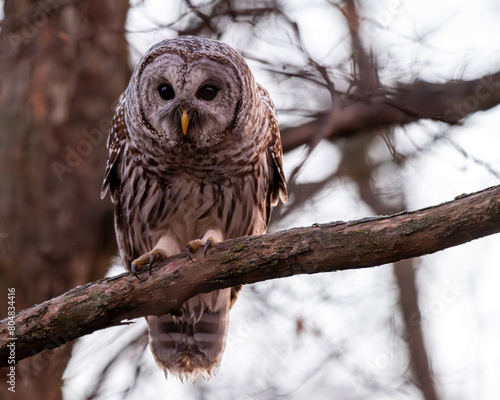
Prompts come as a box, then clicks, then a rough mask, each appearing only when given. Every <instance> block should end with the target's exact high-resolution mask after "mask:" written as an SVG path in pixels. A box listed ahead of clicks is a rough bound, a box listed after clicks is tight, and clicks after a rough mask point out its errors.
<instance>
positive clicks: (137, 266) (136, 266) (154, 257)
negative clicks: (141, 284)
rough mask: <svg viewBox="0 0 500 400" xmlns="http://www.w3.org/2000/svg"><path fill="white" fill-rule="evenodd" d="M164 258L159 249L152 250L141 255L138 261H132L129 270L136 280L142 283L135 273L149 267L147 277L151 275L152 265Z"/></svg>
mask: <svg viewBox="0 0 500 400" xmlns="http://www.w3.org/2000/svg"><path fill="white" fill-rule="evenodd" d="M165 258H166V256H165V254H164V252H163V251H162V250H161V249H154V250H153V251H151V252H150V253H146V254H143V255H142V256H140V257H139V258H138V259H136V260H134V261H133V262H132V265H131V267H130V270H131V271H132V274H134V276H136V277H137V279H139V280H140V281H143V280H144V279H140V278H139V276H138V275H137V273H138V272H141V270H142V269H143V267H144V266H146V265H149V275H151V274H152V270H153V266H154V264H155V263H156V262H158V261H162V260H164V259H165Z"/></svg>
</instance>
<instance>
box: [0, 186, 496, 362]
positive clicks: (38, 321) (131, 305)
mask: <svg viewBox="0 0 500 400" xmlns="http://www.w3.org/2000/svg"><path fill="white" fill-rule="evenodd" d="M499 231H500V186H494V187H492V188H489V189H485V190H483V191H481V192H478V193H474V194H470V195H462V196H459V197H457V198H456V199H455V200H453V201H450V202H448V203H444V204H441V205H437V206H433V207H429V208H425V209H422V210H418V211H412V212H403V213H399V214H395V215H391V216H381V217H374V218H365V219H362V220H357V221H352V222H332V223H328V224H322V225H313V226H311V227H307V228H294V229H290V230H288V231H282V232H278V233H275V234H269V235H262V236H252V237H245V238H239V239H233V240H228V241H225V242H223V243H220V244H218V245H217V246H216V248H214V249H211V250H210V251H209V252H208V254H207V257H206V259H203V255H202V254H201V255H200V254H196V255H195V257H196V258H195V262H194V263H192V262H191V261H190V260H189V259H188V258H187V257H186V256H185V255H179V256H175V257H172V258H169V259H168V260H167V261H166V262H165V263H163V264H162V265H161V266H158V267H156V268H154V269H153V273H152V275H151V276H149V274H148V273H147V272H144V273H142V274H141V275H140V276H141V278H142V279H144V280H143V281H139V280H138V279H137V278H135V277H133V276H131V275H130V274H128V273H127V274H122V275H120V276H117V277H113V278H107V279H102V280H100V281H97V282H93V283H89V284H86V285H83V286H79V287H76V288H74V289H72V290H70V291H69V292H67V293H65V294H63V295H61V296H59V297H56V298H54V299H51V300H48V301H46V302H44V303H42V304H39V305H35V306H33V307H31V308H29V309H26V310H24V311H22V312H20V313H19V314H17V315H16V316H15V317H13V318H12V320H11V321H9V319H4V320H2V321H0V367H4V366H7V361H8V356H9V353H10V351H11V349H10V348H9V344H10V345H11V344H12V343H15V357H16V361H20V360H21V359H24V358H26V357H29V356H31V355H33V354H36V353H38V352H40V351H42V350H45V349H51V348H55V347H58V346H61V345H62V344H64V343H66V342H68V341H70V340H73V339H76V338H78V337H80V336H83V335H86V334H89V333H92V332H94V331H96V330H99V329H104V328H107V327H110V326H114V325H119V324H122V323H123V321H124V320H127V319H132V318H137V317H141V316H145V315H151V314H157V315H160V314H164V313H167V312H175V311H176V310H177V309H178V308H179V305H180V304H182V303H183V302H185V301H186V300H187V299H189V298H190V297H192V296H194V295H196V294H198V293H202V292H209V291H211V290H214V289H220V288H225V287H230V286H235V285H238V284H247V283H253V282H258V281H263V280H267V279H274V278H281V277H286V276H290V275H296V274H314V273H318V272H328V271H340V270H349V269H357V268H366V267H372V266H377V265H382V264H387V263H392V262H396V261H399V260H403V259H407V258H411V257H417V256H422V255H424V254H430V253H434V252H437V251H439V250H443V249H445V248H448V247H452V246H456V245H459V244H462V243H465V242H469V241H471V240H473V239H478V238H481V237H484V236H487V235H491V234H493V233H497V232H499ZM12 321H13V322H12ZM9 323H10V325H11V326H12V325H14V326H15V331H10V330H9ZM10 332H14V336H10V335H9V333H10ZM12 337H15V338H16V340H12Z"/></svg>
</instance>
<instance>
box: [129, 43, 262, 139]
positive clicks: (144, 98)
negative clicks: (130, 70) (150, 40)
mask: <svg viewBox="0 0 500 400" xmlns="http://www.w3.org/2000/svg"><path fill="white" fill-rule="evenodd" d="M127 92H128V93H127V96H129V100H132V101H129V102H128V107H129V108H131V109H129V110H128V112H127V114H128V115H129V116H132V115H133V116H134V119H135V120H134V121H128V122H127V123H128V124H130V123H132V124H133V125H134V128H139V125H140V129H132V130H131V131H130V130H129V135H130V136H131V139H132V141H134V139H135V141H137V140H139V139H140V138H139V137H135V138H134V137H133V136H134V135H146V136H148V137H149V138H150V139H152V140H154V141H155V142H156V143H158V144H160V145H161V146H165V147H171V146H174V145H177V144H179V143H189V144H192V145H194V146H195V147H208V146H212V145H214V144H216V143H218V142H220V141H221V140H222V139H223V138H224V137H226V136H227V135H229V134H233V135H235V134H237V132H238V125H239V122H240V120H241V119H244V118H245V114H246V113H248V111H249V108H250V107H252V106H254V105H253V103H255V102H256V100H257V99H255V98H254V97H255V93H256V92H257V93H258V90H256V83H255V81H254V79H253V75H252V74H251V72H250V69H249V68H248V65H247V64H246V62H245V61H244V59H243V58H242V57H241V56H240V55H239V54H238V53H237V52H236V51H234V50H233V49H232V48H231V47H229V46H228V45H226V44H224V43H222V42H219V41H216V40H210V39H203V38H198V37H192V36H181V37H178V38H176V39H171V40H165V41H163V42H160V43H158V44H157V45H155V46H153V47H152V48H151V49H150V50H149V51H148V52H147V53H146V54H145V55H144V56H143V58H142V59H141V61H140V62H139V64H138V65H137V67H136V69H135V71H134V74H133V76H132V79H131V81H130V85H129V88H128V89H127ZM242 110H245V111H244V112H243V111H242Z"/></svg>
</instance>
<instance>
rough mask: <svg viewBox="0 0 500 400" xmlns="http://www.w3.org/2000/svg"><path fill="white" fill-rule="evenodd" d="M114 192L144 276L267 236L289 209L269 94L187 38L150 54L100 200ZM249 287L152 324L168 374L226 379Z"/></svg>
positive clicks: (223, 57) (233, 55)
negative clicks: (169, 260)
mask: <svg viewBox="0 0 500 400" xmlns="http://www.w3.org/2000/svg"><path fill="white" fill-rule="evenodd" d="M108 191H109V192H110V195H111V199H112V201H113V203H114V208H115V230H116V237H117V242H118V248H119V251H120V256H121V259H122V261H123V264H124V265H125V267H126V268H128V269H129V270H130V271H132V272H133V273H134V274H137V272H138V271H140V270H143V269H144V268H151V266H152V265H153V264H154V263H158V262H159V261H161V260H163V259H165V258H166V257H170V256H173V255H176V254H180V253H182V252H184V251H186V252H187V256H189V257H190V258H191V257H192V255H193V253H194V252H196V250H198V249H200V248H202V249H203V251H204V252H205V253H206V251H207V250H209V248H210V246H214V245H215V244H217V243H218V242H221V241H223V240H226V239H230V238H236V237H240V236H246V235H260V234H263V233H265V232H266V228H267V225H268V224H269V219H270V216H271V210H272V208H273V206H275V205H277V203H278V202H279V200H280V199H281V201H282V202H286V200H287V189H286V181H285V177H284V174H283V166H282V148H281V139H280V134H279V129H278V123H277V120H276V112H275V109H274V105H273V103H272V101H271V99H270V97H269V94H268V93H267V91H266V90H265V89H264V88H262V87H261V86H260V85H259V84H257V83H256V82H255V79H254V77H253V75H252V73H251V71H250V69H249V67H248V65H247V63H246V62H245V61H244V59H243V58H242V57H241V56H240V55H239V54H238V53H237V52H236V51H235V50H233V49H232V48H231V47H230V46H228V45H227V44H224V43H222V42H219V41H216V40H210V39H203V38H198V37H192V36H181V37H178V38H176V39H169V40H164V41H162V42H160V43H158V44H156V45H155V46H153V47H152V48H151V49H149V50H148V51H147V52H146V54H145V55H144V56H143V57H142V59H141V60H140V61H139V63H138V65H137V66H136V68H135V70H134V72H133V75H132V77H131V79H130V83H129V85H128V87H127V89H126V90H125V92H124V93H123V95H122V96H121V98H120V101H119V104H118V106H117V108H116V111H115V114H114V118H113V122H112V127H111V132H110V135H109V138H108V159H107V165H106V171H105V178H104V183H103V186H102V191H101V197H104V196H105V195H106V193H107V192H108ZM239 289H240V288H239V287H238V288H230V289H222V290H216V291H213V292H211V293H207V294H201V295H197V296H195V297H193V298H191V299H190V300H188V301H187V302H185V303H184V304H183V305H182V306H181V307H180V311H179V313H178V314H176V315H170V314H166V315H162V316H159V317H158V316H148V317H147V322H148V326H149V345H150V348H151V351H152V353H153V356H154V358H155V360H156V362H157V363H158V365H159V366H160V367H161V368H162V369H163V370H164V372H165V376H167V375H168V373H171V374H173V375H177V376H178V377H179V378H180V379H181V380H183V379H190V380H192V381H193V382H194V381H195V380H196V379H198V378H199V377H204V378H206V379H208V378H210V376H211V375H212V374H213V373H214V372H215V371H216V370H217V367H218V365H219V363H220V360H221V356H222V353H223V351H224V347H225V340H226V332H227V327H228V314H229V309H230V308H231V306H232V304H233V303H234V300H235V299H236V296H237V293H238V291H239Z"/></svg>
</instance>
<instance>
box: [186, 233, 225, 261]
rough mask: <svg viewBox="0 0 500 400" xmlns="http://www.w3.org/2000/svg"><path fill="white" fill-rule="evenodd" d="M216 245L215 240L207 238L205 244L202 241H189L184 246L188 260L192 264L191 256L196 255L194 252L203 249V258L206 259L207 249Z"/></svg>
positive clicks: (210, 237)
mask: <svg viewBox="0 0 500 400" xmlns="http://www.w3.org/2000/svg"><path fill="white" fill-rule="evenodd" d="M216 244H217V242H216V241H215V239H214V238H213V237H212V236H209V237H208V238H207V240H206V242H205V243H203V241H202V240H201V239H197V240H191V241H190V242H189V243H188V244H187V246H186V252H187V255H188V257H189V259H190V260H191V261H192V262H194V260H193V256H192V254H193V253H196V251H197V250H198V249H201V248H203V258H206V257H207V251H208V248H209V247H210V246H215V245H216Z"/></svg>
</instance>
